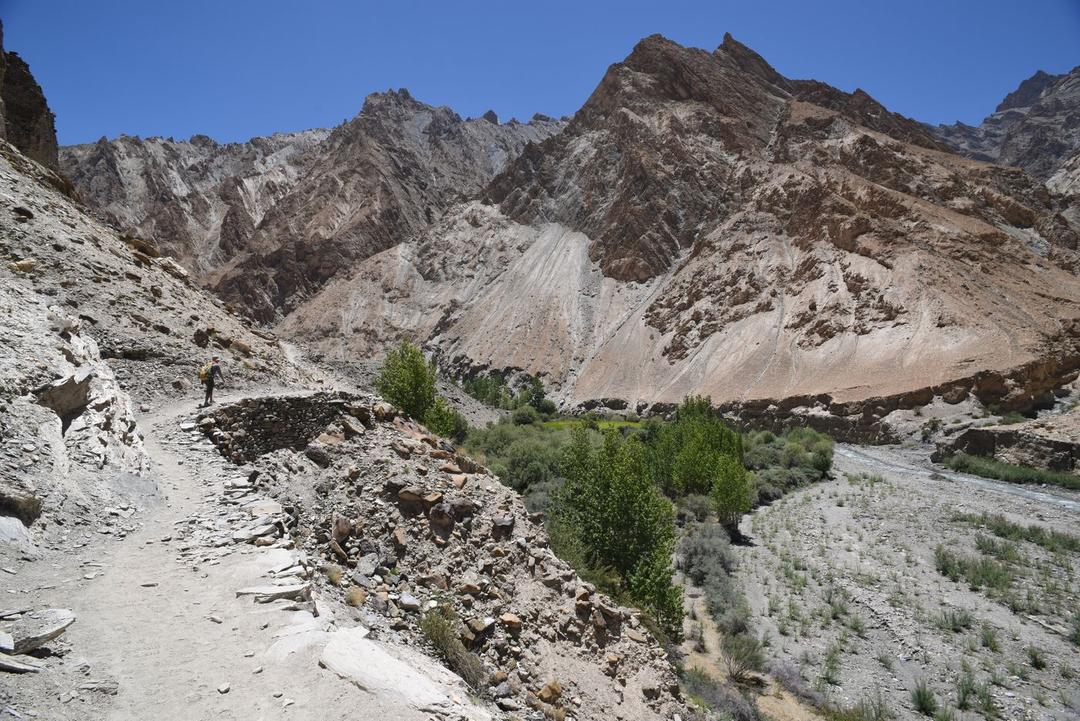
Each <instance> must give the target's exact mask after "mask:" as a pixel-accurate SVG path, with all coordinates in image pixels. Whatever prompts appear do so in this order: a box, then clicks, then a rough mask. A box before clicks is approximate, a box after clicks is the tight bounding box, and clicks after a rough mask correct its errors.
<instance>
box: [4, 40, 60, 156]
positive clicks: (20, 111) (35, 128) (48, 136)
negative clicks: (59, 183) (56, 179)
mask: <svg viewBox="0 0 1080 721" xmlns="http://www.w3.org/2000/svg"><path fill="white" fill-rule="evenodd" d="M54 121H55V117H54V116H53V113H52V111H51V110H49V104H48V103H47V102H46V101H45V94H44V93H43V92H42V90H41V86H40V85H38V83H37V81H36V80H35V79H34V76H33V75H32V74H31V73H30V66H28V65H27V64H26V62H25V61H24V60H23V59H22V58H20V57H19V55H18V53H13V52H8V51H6V50H4V28H3V25H0V140H7V141H8V142H9V143H11V144H12V145H14V146H15V147H16V148H18V149H19V151H20V152H21V153H22V154H23V155H25V156H26V157H28V158H32V159H34V160H36V161H37V162H39V163H41V164H42V165H44V166H46V167H48V168H51V169H53V170H56V169H57V168H58V167H59V165H58V161H57V145H56V126H55V123H54Z"/></svg>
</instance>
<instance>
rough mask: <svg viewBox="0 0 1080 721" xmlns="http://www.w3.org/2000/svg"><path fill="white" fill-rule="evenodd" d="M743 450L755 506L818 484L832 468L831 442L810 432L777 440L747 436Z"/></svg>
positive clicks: (762, 435) (766, 435) (764, 434)
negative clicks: (751, 482)
mask: <svg viewBox="0 0 1080 721" xmlns="http://www.w3.org/2000/svg"><path fill="white" fill-rule="evenodd" d="M743 449H744V462H745V464H746V467H747V468H749V469H751V470H753V471H754V476H753V483H754V487H755V490H756V491H757V499H756V503H758V504H764V503H771V502H773V501H775V500H777V499H779V498H781V497H782V496H784V495H786V494H787V493H790V492H791V491H793V490H795V489H797V488H801V487H803V486H806V485H808V484H810V483H814V482H817V481H820V480H821V479H823V478H825V477H826V476H827V475H828V473H829V471H830V470H831V468H832V457H833V441H832V439H831V438H829V437H828V436H826V435H824V434H822V433H818V432H817V431H815V430H813V429H812V428H794V429H791V430H789V431H787V432H785V433H784V434H783V435H781V436H777V435H775V434H774V433H771V432H769V431H757V432H752V433H748V434H747V435H746V437H745V440H744V443H743Z"/></svg>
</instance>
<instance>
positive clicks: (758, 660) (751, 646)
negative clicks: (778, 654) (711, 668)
mask: <svg viewBox="0 0 1080 721" xmlns="http://www.w3.org/2000/svg"><path fill="white" fill-rule="evenodd" d="M722 648H723V651H724V666H725V667H726V668H727V672H728V676H730V677H731V679H732V680H733V681H745V680H746V679H747V677H748V675H749V673H750V672H751V671H760V670H761V668H762V666H763V665H764V663H765V659H764V657H763V656H762V653H761V642H760V641H758V640H757V639H756V638H754V637H753V636H752V635H750V634H749V633H740V634H737V635H734V636H724V639H723V642H722Z"/></svg>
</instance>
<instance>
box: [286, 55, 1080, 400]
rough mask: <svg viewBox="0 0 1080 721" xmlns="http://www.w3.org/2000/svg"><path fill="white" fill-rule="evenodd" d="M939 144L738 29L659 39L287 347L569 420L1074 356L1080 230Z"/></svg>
mask: <svg viewBox="0 0 1080 721" xmlns="http://www.w3.org/2000/svg"><path fill="white" fill-rule="evenodd" d="M942 147H943V146H942V145H941V143H940V141H939V140H938V139H937V138H936V137H934V136H933V135H932V134H930V133H929V132H927V131H926V129H925V128H924V127H923V126H921V125H919V124H918V123H916V122H914V121H911V120H908V119H906V118H903V117H901V116H897V115H894V114H891V113H888V112H887V111H886V110H885V109H884V108H881V106H880V105H879V104H877V103H876V102H875V101H873V99H872V98H869V96H867V95H866V94H865V93H861V92H856V93H854V94H846V93H842V92H841V91H838V90H835V89H832V88H829V87H828V86H824V85H822V84H819V83H813V82H807V81H790V80H787V79H785V78H783V77H781V76H780V75H779V74H778V73H776V71H775V70H773V69H772V68H771V67H769V66H768V64H767V63H766V62H765V61H764V60H763V59H762V58H760V56H757V55H756V54H754V53H753V52H752V51H750V50H749V49H748V48H746V47H745V46H743V45H741V44H739V43H737V42H736V41H734V40H733V39H731V38H730V37H729V38H727V39H726V40H725V42H724V44H723V45H722V46H721V47H720V48H718V49H717V51H716V52H715V53H711V54H710V53H707V52H704V51H701V50H694V49H687V48H682V47H680V46H678V45H676V44H675V43H672V42H670V41H667V40H665V39H663V38H661V37H659V36H654V37H651V38H648V39H646V40H644V41H642V43H640V44H639V45H638V46H637V47H636V48H635V49H634V51H633V53H631V55H630V56H629V57H628V58H627V60H626V61H625V62H623V63H619V64H616V65H614V66H612V67H611V68H610V70H609V71H608V73H607V74H606V75H605V77H604V78H603V80H602V81H601V83H600V85H599V86H598V88H597V90H596V91H595V92H594V93H593V95H592V96H591V97H590V98H589V100H588V102H587V103H586V104H585V106H584V107H583V108H582V110H581V111H580V112H579V113H578V114H577V115H575V117H574V118H573V119H572V121H571V122H570V124H569V125H568V126H567V128H566V130H565V131H564V132H562V133H561V134H559V135H556V136H554V137H552V138H550V139H548V140H547V141H545V142H543V143H540V144H538V145H534V146H529V147H528V148H526V150H525V152H524V153H523V154H522V155H521V157H519V158H518V159H517V160H516V161H514V162H513V163H511V164H510V165H509V166H508V168H507V169H506V170H505V171H504V172H503V173H502V174H500V175H499V176H498V177H497V178H495V180H494V181H493V182H492V183H491V185H490V186H489V187H488V188H487V190H486V191H485V195H484V197H483V200H482V201H474V202H471V203H466V204H463V205H460V206H458V207H457V208H456V209H455V210H453V211H451V212H449V213H447V215H446V216H445V217H444V218H443V219H442V220H441V221H439V222H438V223H436V224H435V225H433V226H432V227H431V228H429V229H427V230H426V231H424V232H422V233H421V234H420V235H419V236H418V237H417V238H416V239H415V240H414V241H411V242H409V243H406V244H402V245H398V246H395V247H393V248H391V249H390V250H387V251H384V252H382V253H380V254H378V255H375V256H373V257H372V258H370V259H368V260H367V261H364V262H361V263H359V264H358V265H357V266H356V267H355V268H354V269H353V271H352V272H351V273H350V274H349V275H348V276H342V277H339V278H337V279H335V280H334V281H333V282H332V283H331V284H330V285H329V286H328V287H327V288H326V289H324V290H323V291H322V292H321V293H320V294H319V295H318V296H316V297H315V298H314V299H313V300H312V301H311V302H309V303H307V304H305V306H304V307H302V308H300V309H299V310H297V311H296V312H295V313H294V314H293V315H292V316H290V317H289V318H288V319H286V321H285V322H284V323H283V324H282V325H281V329H282V331H283V332H286V333H291V334H295V335H296V336H298V337H300V338H302V339H304V340H306V341H308V342H311V343H313V344H316V345H318V346H320V347H322V348H323V350H324V351H326V352H328V353H331V354H337V355H340V356H342V357H348V356H350V355H353V354H369V353H377V352H378V351H379V350H380V349H381V348H382V347H384V346H385V344H386V343H389V342H393V341H394V340H396V339H397V338H399V337H401V336H410V337H414V338H419V339H421V340H424V341H426V342H427V343H428V345H429V347H430V348H431V349H432V350H434V351H435V352H437V353H438V354H439V355H440V357H441V358H442V359H443V362H444V364H446V365H447V366H448V367H449V368H452V369H454V370H456V371H459V372H463V373H468V372H474V371H476V370H478V369H483V368H496V369H523V370H527V371H529V372H532V373H539V374H540V375H542V376H543V377H544V378H545V380H546V381H547V383H548V384H549V386H551V387H553V388H557V389H558V391H559V393H560V394H561V398H562V400H563V401H564V402H565V403H566V404H567V405H570V406H580V405H586V404H591V403H595V402H597V401H598V400H602V399H607V400H612V399H615V400H616V402H619V403H625V404H629V405H631V406H633V405H636V404H638V405H644V406H649V405H653V404H657V403H661V404H662V403H668V402H675V401H677V400H678V399H680V398H681V397H682V396H684V395H685V394H687V393H707V394H710V395H712V397H713V398H714V400H716V401H723V402H730V401H738V402H748V401H753V400H755V399H772V398H787V397H813V396H816V395H817V394H827V395H828V396H829V398H830V403H832V402H838V403H844V402H848V401H856V400H860V399H867V398H874V397H881V396H892V395H895V394H902V393H906V392H910V391H912V390H915V389H922V388H930V387H935V386H941V385H942V384H945V383H948V382H950V381H953V380H956V379H959V378H969V377H971V376H972V375H974V374H976V373H978V372H980V371H986V370H993V371H1003V370H1007V369H1011V368H1014V367H1017V366H1021V365H1023V364H1025V363H1029V362H1032V361H1034V360H1036V359H1038V358H1041V357H1042V355H1043V354H1045V353H1048V352H1049V353H1052V352H1053V348H1052V347H1051V346H1052V345H1053V344H1051V343H1049V342H1048V339H1049V338H1054V337H1061V333H1063V332H1065V331H1064V330H1063V329H1066V328H1069V327H1071V326H1070V325H1069V323H1070V321H1071V320H1072V319H1073V318H1075V317H1076V315H1077V313H1078V308H1080V306H1078V305H1077V303H1078V302H1080V282H1078V280H1077V277H1076V276H1075V274H1074V273H1073V269H1074V268H1075V267H1076V263H1077V255H1076V251H1075V248H1076V243H1077V235H1076V230H1075V228H1074V227H1073V226H1072V225H1070V223H1069V221H1068V220H1067V218H1065V217H1064V216H1063V215H1062V214H1061V213H1060V207H1059V205H1058V200H1057V199H1055V198H1054V197H1053V196H1051V194H1050V193H1048V192H1047V191H1046V189H1045V188H1044V187H1042V186H1041V185H1040V184H1038V183H1037V182H1034V181H1033V180H1032V179H1031V178H1030V176H1028V175H1027V174H1026V173H1024V172H1023V171H1021V170H1018V169H1012V168H1005V167H1000V166H996V165H990V164H986V163H982V162H977V161H973V160H969V159H965V158H963V157H960V156H958V155H955V154H952V153H949V152H946V151H944V150H943V149H942Z"/></svg>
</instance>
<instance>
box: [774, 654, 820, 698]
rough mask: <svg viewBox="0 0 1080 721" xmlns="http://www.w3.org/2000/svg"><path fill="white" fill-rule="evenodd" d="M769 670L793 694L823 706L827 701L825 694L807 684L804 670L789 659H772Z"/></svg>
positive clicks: (782, 686)
mask: <svg viewBox="0 0 1080 721" xmlns="http://www.w3.org/2000/svg"><path fill="white" fill-rule="evenodd" d="M768 671H769V675H770V676H772V677H773V678H774V679H776V682H777V683H778V684H780V686H781V688H783V689H784V690H785V691H787V692H788V693H790V694H792V695H793V696H797V697H798V698H801V699H802V700H804V701H806V702H807V703H809V704H811V705H813V706H821V705H823V704H824V703H825V696H823V695H822V694H820V693H818V692H817V691H815V690H813V689H812V688H810V687H809V686H807V685H806V679H805V678H804V677H803V674H802V671H800V670H799V667H798V666H796V665H795V664H793V663H788V662H787V661H772V662H770V663H769V666H768Z"/></svg>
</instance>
